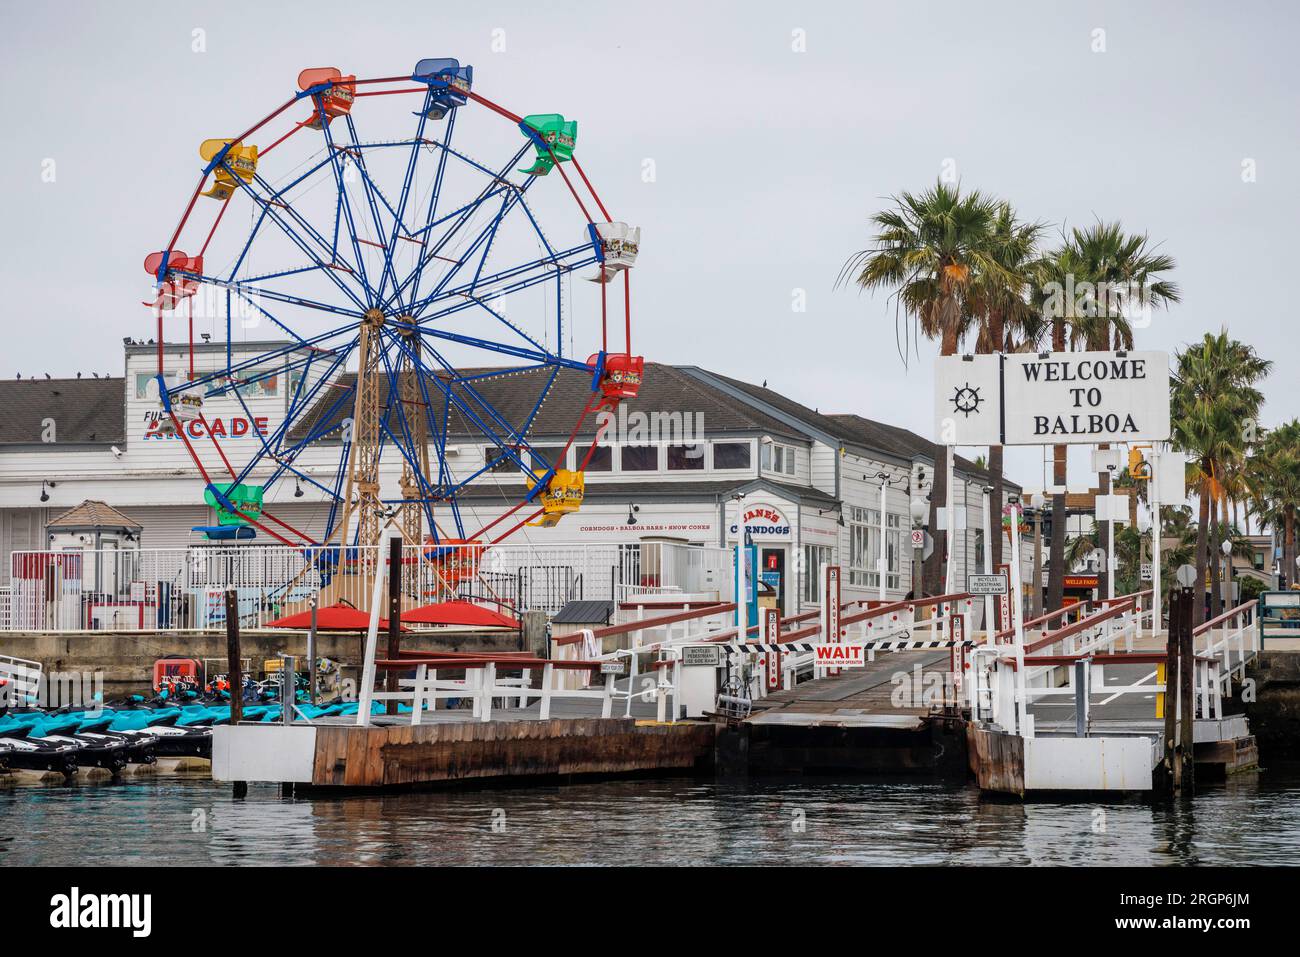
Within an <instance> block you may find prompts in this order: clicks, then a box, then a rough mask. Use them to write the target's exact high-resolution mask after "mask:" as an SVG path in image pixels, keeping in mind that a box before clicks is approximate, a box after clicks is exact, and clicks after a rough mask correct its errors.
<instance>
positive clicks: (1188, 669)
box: [1178, 588, 1201, 794]
mask: <svg viewBox="0 0 1300 957" xmlns="http://www.w3.org/2000/svg"><path fill="white" fill-rule="evenodd" d="M1200 600H1201V596H1200V595H1199V594H1194V593H1193V592H1192V590H1191V589H1190V588H1189V589H1184V591H1183V606H1182V609H1181V611H1182V614H1181V615H1180V618H1181V619H1182V620H1181V621H1180V622H1179V628H1178V687H1179V693H1178V694H1179V699H1180V705H1181V707H1180V711H1181V712H1182V713H1181V714H1180V716H1179V721H1178V724H1179V729H1178V744H1179V747H1180V748H1181V751H1182V753H1181V755H1180V757H1181V759H1182V775H1181V779H1180V780H1181V782H1182V791H1183V793H1184V794H1192V793H1193V792H1194V791H1195V790H1196V761H1195V758H1194V756H1193V751H1194V750H1195V738H1194V733H1195V728H1196V645H1195V640H1194V638H1193V635H1192V631H1193V625H1192V621H1193V616H1192V606H1193V602H1197V601H1200Z"/></svg>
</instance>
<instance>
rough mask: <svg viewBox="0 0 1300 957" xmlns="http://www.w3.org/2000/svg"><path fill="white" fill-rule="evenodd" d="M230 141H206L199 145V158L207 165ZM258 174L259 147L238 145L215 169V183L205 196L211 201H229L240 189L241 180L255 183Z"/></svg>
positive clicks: (228, 152) (229, 151)
mask: <svg viewBox="0 0 1300 957" xmlns="http://www.w3.org/2000/svg"><path fill="white" fill-rule="evenodd" d="M229 142H230V140H204V141H203V142H202V143H201V144H199V156H200V158H202V160H203V161H204V162H205V163H211V162H212V160H213V159H214V158H215V157H216V156H217V154H218V153H220V152H221V151H222V150H223V149H225V148H226V144H227V143H229ZM256 173H257V147H256V146H244V145H243V144H242V143H236V144H235V145H234V146H232V147H230V149H229V150H228V151H227V152H226V156H225V158H224V159H223V160H222V162H221V165H219V166H217V167H214V168H213V170H212V174H213V176H214V177H215V181H214V182H213V184H212V188H211V189H209V190H208V191H207V192H206V193H204V194H203V195H204V196H207V197H209V198H210V199H221V200H225V199H229V198H230V196H231V194H232V193H234V191H235V190H236V189H237V188H238V187H239V183H240V180H242V181H243V182H245V183H251V182H252V181H253V176H254V174H256Z"/></svg>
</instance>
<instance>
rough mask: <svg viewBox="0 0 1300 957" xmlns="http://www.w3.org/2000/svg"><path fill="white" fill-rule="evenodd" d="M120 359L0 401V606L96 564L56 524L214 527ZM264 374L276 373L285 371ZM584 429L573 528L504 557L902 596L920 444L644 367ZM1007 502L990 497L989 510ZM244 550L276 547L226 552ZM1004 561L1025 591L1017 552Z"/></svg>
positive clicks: (307, 485) (150, 538)
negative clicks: (27, 576) (659, 549)
mask: <svg viewBox="0 0 1300 957" xmlns="http://www.w3.org/2000/svg"><path fill="white" fill-rule="evenodd" d="M290 345H291V344H290V343H287V342H250V343H246V344H243V345H241V346H235V347H234V348H235V350H236V356H235V358H236V360H238V358H239V351H240V350H245V351H246V354H247V355H249V356H256V355H266V354H267V353H269V352H273V351H275V350H276V349H278V348H285V347H289V346H290ZM124 348H125V357H124V364H123V373H122V375H120V376H111V377H98V378H96V377H87V376H84V375H83V376H79V377H77V378H73V379H44V378H40V379H31V378H22V379H18V380H9V381H5V382H3V383H0V409H3V410H4V414H3V416H0V597H3V590H4V589H7V588H8V587H9V583H10V574H11V556H12V554H13V553H14V552H20V551H25V550H47V549H58V550H64V549H69V548H77V547H85V548H93V547H94V545H93V544H92V542H94V541H99V543H100V547H103V540H102V539H96V538H94V537H93V536H91V537H90V538H89V539H88V538H87V536H86V534H85V533H84V532H83V533H81V535H80V538H81V542H80V543H79V542H78V537H77V536H76V535H72V536H71V537H70V535H69V531H70V530H72V531H75V530H76V528H77V527H79V526H77V525H76V522H75V521H73V522H72V524H71V525H70V524H69V522H70V521H71V520H69V519H66V518H63V517H64V516H65V515H66V513H69V512H70V511H71V510H73V509H76V508H78V507H80V506H82V504H83V503H86V502H88V501H89V502H95V503H102V505H103V506H105V507H106V509H107V510H111V515H112V516H113V524H114V527H120V528H121V538H122V540H123V541H124V542H125V541H126V540H127V539H126V536H128V535H129V536H130V540H129V541H130V547H133V548H141V549H153V548H183V547H188V546H194V547H202V546H203V545H204V544H205V542H204V541H203V539H202V536H201V535H199V534H198V533H196V532H195V531H193V530H194V529H196V528H200V527H203V526H209V525H212V524H213V522H214V516H213V509H212V508H211V507H210V506H209V505H207V504H205V502H204V494H203V489H204V486H203V482H202V480H201V479H200V478H199V476H198V475H197V474H196V471H195V468H194V465H193V462H192V461H191V459H190V457H189V455H188V454H187V452H186V449H185V445H184V442H183V440H181V439H180V438H178V437H177V436H175V435H166V434H164V431H163V430H162V429H160V428H159V419H160V412H159V401H158V395H157V384H156V378H155V376H156V373H157V369H158V355H159V350H158V347H157V345H155V344H146V343H134V342H130V343H127V344H126V345H125V347H124ZM189 348H190V347H189V344H188V343H186V344H184V345H182V344H167V345H165V346H164V347H163V350H162V352H163V355H164V357H165V360H166V361H168V362H172V363H174V364H175V366H176V372H177V373H178V374H179V372H180V370H181V369H182V368H183V367H184V366H185V365H186V364H187V363H188V362H189V361H190V358H189ZM195 350H196V356H195V360H194V361H195V362H196V363H197V365H198V367H199V368H200V370H202V368H204V367H205V366H207V367H209V368H218V367H220V366H222V365H224V364H225V363H226V361H227V357H226V354H225V350H226V345H225V344H221V345H217V344H215V343H213V344H201V345H196V346H195ZM291 355H292V353H291V352H290V353H289V354H288V356H291ZM283 361H285V362H286V366H289V365H291V364H292V363H291V362H290V361H289V358H288V357H286V359H285V360H283ZM268 373H270V374H268ZM295 374H296V373H295V372H294V371H293V370H292V369H287V370H286V371H283V372H281V373H280V374H276V370H274V369H269V370H261V371H260V374H259V375H258V377H257V378H256V381H255V382H253V383H252V384H250V385H249V386H247V387H241V394H240V395H239V396H238V397H237V399H236V398H224V399H218V400H216V401H213V402H212V403H211V404H210V405H208V404H206V403H205V406H204V408H205V412H206V415H205V420H206V422H207V428H208V431H210V433H211V439H209V437H208V436H207V435H206V434H202V433H203V431H204V428H203V423H201V422H199V421H190V422H188V423H186V424H185V427H186V428H187V429H188V430H189V434H190V437H191V438H192V439H194V440H202V441H204V442H208V441H211V440H215V442H216V443H217V444H219V445H220V446H221V447H223V448H228V449H230V450H231V453H232V455H231V457H232V459H238V458H239V452H240V451H241V450H240V449H239V447H240V446H241V445H244V444H249V443H256V442H258V441H259V439H260V436H263V435H266V434H267V433H268V431H269V430H274V429H275V428H276V427H277V425H278V424H279V423H281V422H283V420H284V417H285V414H286V410H287V409H288V407H289V406H288V403H289V401H290V399H289V397H290V396H291V395H293V394H294V392H295V390H296V387H297V383H296V382H295V381H294V378H293V377H294V375H295ZM527 375H528V373H518V372H516V373H512V374H511V375H503V376H501V377H499V378H496V379H493V378H491V377H490V376H489V377H485V378H484V379H483V380H482V381H481V385H480V388H481V389H483V390H485V392H486V393H488V394H489V398H490V399H491V400H492V401H493V402H494V403H497V404H499V405H500V406H502V407H508V406H509V404H510V403H511V402H512V401H517V400H515V399H514V395H515V393H516V392H518V393H520V394H524V395H526V393H527V391H528V384H527V381H526V379H527ZM521 376H522V377H523V379H521V378H520V377H521ZM589 391H590V378H589V377H588V376H584V375H582V374H581V373H579V372H567V371H566V372H563V373H562V374H561V379H560V380H559V381H558V382H557V383H556V385H555V386H554V388H553V389H552V390H551V392H550V395H549V397H548V399H547V401H546V402H545V404H544V405H543V407H542V408H541V410H540V412H539V413H538V414H537V416H536V418H535V419H534V421H533V423H532V428H531V431H530V433H529V434H530V437H531V439H532V442H533V444H534V446H535V447H536V448H538V449H539V450H542V449H547V450H549V451H550V452H551V453H554V452H555V451H556V450H558V449H560V448H563V446H564V444H565V441H566V439H567V438H568V435H569V433H570V432H571V430H572V428H573V423H574V422H575V421H577V418H578V416H577V410H578V409H580V408H581V407H582V404H583V403H585V402H586V400H587V396H588V395H589ZM524 401H526V399H525V400H524ZM331 414H333V415H338V413H337V411H331V410H330V409H328V408H327V407H326V406H325V403H324V401H322V404H321V407H320V408H319V409H317V410H315V411H314V412H313V413H312V414H309V415H308V416H307V417H306V419H307V421H308V422H311V423H313V424H314V425H315V426H319V425H320V424H321V421H322V417H324V416H328V415H331ZM327 424H328V423H327ZM603 424H604V425H605V426H606V434H605V436H604V438H603V439H602V442H601V444H600V445H598V447H597V449H596V452H595V453H594V454H593V456H592V458H591V460H590V461H589V462H588V464H587V466H586V469H585V470H584V471H585V481H586V491H585V499H584V501H583V504H582V507H581V509H580V510H579V511H577V512H576V513H574V514H570V515H566V516H565V517H564V519H563V521H560V522H559V523H558V524H556V525H554V527H549V528H548V527H524V528H521V529H520V530H519V531H518V532H517V533H516V535H515V537H513V538H512V539H511V540H512V541H517V540H522V541H525V542H531V543H535V544H546V543H555V544H573V543H583V542H591V543H601V544H605V543H611V542H612V543H619V544H622V545H626V546H627V547H629V548H636V547H638V546H639V545H641V546H643V545H644V543H646V542H663V541H675V542H682V543H689V544H703V545H726V544H734V543H736V542H738V541H739V540H740V539H742V538H743V537H745V536H748V538H749V539H751V540H752V542H753V543H754V544H755V545H756V546H758V548H759V558H760V568H761V572H762V580H763V581H764V582H765V583H766V585H767V586H769V588H770V591H771V593H772V594H773V595H774V596H775V602H776V604H777V606H778V607H780V608H781V610H782V612H783V613H784V614H794V613H797V612H798V611H801V610H803V609H805V608H807V607H809V606H812V605H816V604H818V603H819V582H818V577H819V576H818V570H819V569H820V568H821V566H822V565H823V564H825V563H836V564H839V565H840V566H842V567H843V569H844V586H845V597H846V600H848V599H853V598H866V599H871V598H876V597H877V596H878V594H879V578H878V575H879V573H878V571H877V561H876V560H877V557H878V556H879V555H880V552H881V549H882V548H883V550H884V553H885V556H886V559H887V567H886V572H885V576H886V580H885V593H886V596H887V598H889V599H895V600H896V599H901V598H903V597H904V596H905V595H906V594H907V593H909V592H910V591H911V590H912V581H913V578H912V557H913V548H912V540H911V534H910V529H911V526H912V521H911V518H910V514H909V503H910V502H911V500H912V499H913V498H914V497H924V496H926V495H927V494H928V493H929V490H930V487H931V483H932V481H933V476H934V468H935V462H936V455H935V446H934V444H933V443H932V442H930V441H928V440H926V439H924V438H922V437H921V436H919V435H916V434H914V433H912V432H909V431H907V430H905V429H901V428H898V427H895V426H891V425H887V424H885V423H882V422H879V421H875V420H872V419H868V418H865V417H863V416H859V415H854V414H836V415H831V414H825V413H820V412H818V411H816V410H814V409H812V408H810V407H808V406H806V405H804V404H802V403H800V402H797V401H795V400H794V399H791V398H789V397H787V396H785V395H782V394H781V393H779V392H777V391H775V390H773V389H769V388H766V387H764V386H759V385H754V384H752V383H749V382H743V381H740V380H738V379H733V378H730V377H728V376H725V375H721V374H719V373H715V372H710V371H708V370H705V369H701V368H698V367H695V366H675V365H663V364H657V363H647V365H646V369H645V377H644V383H643V385H642V387H641V389H640V393H639V395H638V396H637V397H636V398H635V399H631V400H627V401H625V402H624V403H623V404H622V406H621V407H620V409H619V411H618V413H617V415H616V416H613V417H611V419H610V420H609V421H607V422H605V423H603ZM340 426H341V422H340ZM584 428H585V429H586V438H587V444H589V443H590V441H591V438H592V437H593V436H594V435H595V434H596V431H595V430H596V428H597V423H596V422H594V421H592V420H590V419H589V420H588V421H587V424H586V425H585V426H584ZM318 431H321V430H319V429H318ZM323 431H324V436H323V437H322V438H321V439H320V440H319V442H320V444H321V445H322V448H321V450H320V451H321V455H320V457H319V462H313V460H312V458H311V455H310V450H308V453H307V454H306V455H304V457H303V458H302V463H301V468H302V472H303V474H304V476H305V477H306V479H305V480H299V479H296V478H295V477H294V476H293V475H289V476H287V480H281V481H279V482H277V483H275V484H274V485H273V486H272V487H271V488H268V489H267V492H266V503H267V504H268V506H271V507H273V508H274V509H275V513H276V514H277V515H278V516H281V517H283V518H284V519H285V521H287V522H289V523H290V524H292V525H293V526H294V527H295V528H297V529H300V530H303V531H304V532H306V533H308V534H313V535H319V534H320V533H321V532H322V531H323V529H324V528H325V526H326V522H327V521H328V516H329V512H330V504H331V503H330V501H329V496H327V495H326V494H324V493H323V492H322V490H321V488H322V487H323V486H324V485H325V484H326V482H325V479H326V477H327V476H326V475H325V470H326V469H327V468H328V469H329V470H330V471H331V474H332V471H333V469H334V468H335V467H336V463H337V461H338V449H337V448H335V449H333V450H332V451H331V450H330V449H328V448H325V447H324V446H327V445H328V444H329V443H335V444H337V443H338V442H339V441H341V440H340V438H339V437H338V431H339V430H338V429H334V428H332V427H331V428H328V429H325V430H323ZM452 431H453V432H454V431H455V429H454V427H453V429H452ZM579 438H582V434H581V433H580V434H579ZM580 445H582V443H580V442H575V443H574V448H570V449H569V451H568V452H567V458H561V462H560V463H559V464H561V465H563V466H565V467H567V468H569V469H574V468H577V467H578V466H579V465H580V463H577V462H575V461H574V459H575V449H576V448H577V447H579V446H580ZM584 447H585V446H584ZM497 451H498V450H496V449H495V448H493V447H485V446H484V445H483V444H482V439H481V437H474V438H471V433H470V431H469V430H468V429H466V430H465V435H464V437H463V440H456V441H449V443H448V445H447V448H446V456H447V460H448V463H449V466H450V467H451V468H452V469H453V470H470V471H472V470H478V469H481V468H482V467H483V466H484V465H485V464H487V463H488V462H489V461H492V460H494V459H493V457H494V456H495V455H496V453H497ZM330 463H335V464H330ZM955 469H956V472H955V474H956V487H955V488H956V493H955V500H956V502H957V504H958V506H961V505H963V504H964V505H965V507H966V513H965V514H966V516H967V520H966V521H965V522H963V521H962V520H961V516H960V509H959V517H958V521H957V525H958V529H957V532H956V534H955V539H956V542H955V557H956V562H957V565H956V579H955V580H956V581H958V582H964V581H965V575H966V574H967V572H968V571H973V572H978V571H981V570H982V562H983V558H982V554H983V553H982V549H983V547H984V543H983V541H982V538H983V536H982V533H981V532H980V531H979V529H980V526H981V508H982V504H981V503H982V497H983V492H982V489H983V487H984V486H985V485H987V484H988V483H989V479H990V477H989V475H988V473H987V472H986V471H985V470H984V469H982V468H979V467H978V466H976V465H975V464H974V463H973V462H971V461H969V460H967V459H964V458H961V457H958V458H957V460H956V465H955ZM399 472H400V463H396V462H393V463H388V462H385V463H383V465H382V466H381V472H380V477H381V482H382V484H383V485H384V486H386V487H387V486H390V485H391V486H392V487H396V484H397V481H398V478H399ZM487 477H488V478H489V479H490V480H489V481H482V482H476V483H475V485H474V486H473V487H472V490H471V494H470V495H469V496H467V497H463V498H462V500H461V508H462V509H470V510H472V511H473V512H475V513H476V514H475V515H474V516H473V519H474V520H475V521H482V522H487V521H490V520H491V519H492V518H493V517H494V516H496V515H499V514H501V513H502V512H503V511H504V510H505V509H506V508H507V507H508V505H509V504H511V503H514V502H518V501H519V498H520V493H521V489H522V488H523V486H524V477H523V475H521V474H520V470H519V468H518V465H517V464H516V463H515V462H513V461H510V460H508V459H505V458H501V459H500V461H499V462H498V464H497V465H496V466H494V467H493V468H492V469H490V470H489V471H488V473H487ZM317 478H319V479H320V483H319V486H318V484H317V481H316V479H317ZM882 484H883V485H884V486H885V489H884V497H885V521H884V523H883V524H884V534H883V536H882V533H881V526H882V523H881V517H880V503H881V486H882ZM1020 492H1021V490H1020V488H1019V487H1018V486H1016V485H1015V484H1013V483H1011V482H1009V481H1008V482H1006V484H1005V493H1006V495H1007V496H1008V497H1009V496H1014V495H1019V494H1020ZM963 525H964V526H965V527H963ZM882 539H883V540H882ZM260 544H278V543H274V542H265V543H263V542H261V541H252V542H248V543H246V545H244V546H243V547H258V546H259V545H260ZM1023 551H1024V553H1025V562H1026V566H1025V570H1024V574H1025V580H1026V581H1029V567H1030V566H1029V555H1028V552H1029V549H1028V548H1026V549H1024V550H1023ZM0 605H2V603H0Z"/></svg>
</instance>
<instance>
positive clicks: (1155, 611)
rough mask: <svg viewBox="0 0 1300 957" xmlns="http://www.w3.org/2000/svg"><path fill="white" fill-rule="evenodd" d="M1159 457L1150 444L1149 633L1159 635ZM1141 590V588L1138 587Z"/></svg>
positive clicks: (1154, 445)
mask: <svg viewBox="0 0 1300 957" xmlns="http://www.w3.org/2000/svg"><path fill="white" fill-rule="evenodd" d="M1159 459H1160V447H1159V444H1158V443H1155V442H1153V443H1152V444H1151V469H1150V471H1151V477H1150V478H1149V479H1147V497H1148V498H1149V499H1150V500H1151V634H1152V635H1153V636H1155V637H1156V638H1159V637H1160V632H1161V627H1160V626H1161V619H1162V617H1163V615H1164V612H1163V610H1162V609H1161V607H1160V605H1161V602H1162V601H1163V598H1162V596H1161V594H1160V539H1161V537H1162V536H1161V527H1160V483H1159V481H1157V480H1158V479H1159V477H1160V476H1159V475H1158V474H1157V473H1156V467H1157V466H1156V462H1157V461H1158V460H1159ZM1138 590H1139V591H1141V588H1139V589H1138Z"/></svg>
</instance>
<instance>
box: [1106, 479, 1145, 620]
mask: <svg viewBox="0 0 1300 957" xmlns="http://www.w3.org/2000/svg"><path fill="white" fill-rule="evenodd" d="M1106 509H1107V511H1106V531H1107V535H1106V597H1107V598H1114V597H1115V572H1116V571H1117V570H1118V568H1119V562H1118V561H1117V560H1116V558H1115V519H1114V517H1113V516H1112V514H1111V512H1110V500H1109V499H1107V501H1106ZM1138 590H1139V591H1141V589H1138Z"/></svg>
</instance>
